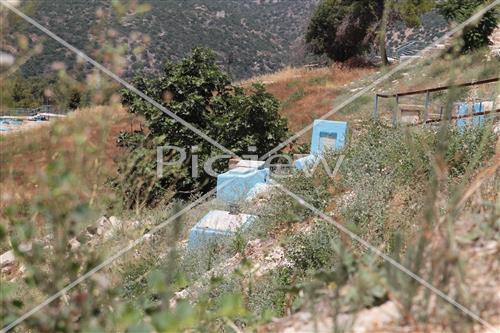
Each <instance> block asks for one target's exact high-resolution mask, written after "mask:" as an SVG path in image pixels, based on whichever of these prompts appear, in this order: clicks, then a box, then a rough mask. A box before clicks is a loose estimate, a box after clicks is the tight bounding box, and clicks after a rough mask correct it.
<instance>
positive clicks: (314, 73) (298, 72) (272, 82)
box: [241, 65, 375, 140]
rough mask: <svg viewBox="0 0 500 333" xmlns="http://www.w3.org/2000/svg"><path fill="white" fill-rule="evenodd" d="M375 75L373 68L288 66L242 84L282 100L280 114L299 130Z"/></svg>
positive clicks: (338, 116) (344, 117)
mask: <svg viewBox="0 0 500 333" xmlns="http://www.w3.org/2000/svg"><path fill="white" fill-rule="evenodd" d="M374 72H375V69H374V68H369V67H364V68H349V67H345V66H340V65H332V66H330V67H324V68H317V69H305V68H291V67H287V68H285V69H283V70H281V71H279V72H276V73H273V74H267V75H262V76H259V77H256V78H253V79H251V80H248V81H245V82H242V83H241V85H243V86H246V85H249V84H250V83H253V82H262V83H264V84H265V85H266V88H267V89H268V91H269V92H270V93H272V94H273V95H274V96H276V98H278V99H279V100H280V101H281V103H282V109H281V114H282V115H284V116H285V117H287V118H288V126H289V128H290V130H291V131H297V130H299V129H301V128H303V127H304V126H307V125H309V124H310V123H311V122H312V121H313V120H314V119H316V118H318V117H320V116H322V115H323V114H325V113H327V112H328V111H329V110H330V109H331V108H332V107H333V106H334V102H335V98H336V97H337V96H338V95H340V94H343V93H344V92H346V91H348V86H349V85H350V84H352V83H353V82H355V81H357V80H359V79H360V78H363V77H365V76H367V75H371V74H372V73H374ZM332 119H335V120H347V117H346V115H345V114H336V115H335V116H334V117H332ZM304 140H306V138H304Z"/></svg>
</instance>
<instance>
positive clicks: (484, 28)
mask: <svg viewBox="0 0 500 333" xmlns="http://www.w3.org/2000/svg"><path fill="white" fill-rule="evenodd" d="M489 2H490V1H486V0H446V1H443V2H442V3H441V4H440V5H439V10H440V12H441V13H442V14H443V16H445V17H446V18H447V19H448V20H449V21H452V22H456V23H462V22H464V21H466V20H467V19H468V18H470V17H471V16H472V15H474V13H475V12H476V11H477V10H478V9H479V8H480V7H481V6H484V5H486V4H488V3H489ZM498 16H499V10H498V7H496V8H494V9H491V10H489V11H487V12H486V13H485V14H484V15H483V16H482V17H481V19H480V20H479V21H478V22H476V23H475V24H472V25H468V26H466V27H465V28H464V29H463V33H462V52H468V51H472V50H475V49H478V48H481V47H483V46H486V45H488V44H489V43H490V40H489V36H490V35H491V33H492V32H493V31H494V30H495V28H496V27H497V22H498Z"/></svg>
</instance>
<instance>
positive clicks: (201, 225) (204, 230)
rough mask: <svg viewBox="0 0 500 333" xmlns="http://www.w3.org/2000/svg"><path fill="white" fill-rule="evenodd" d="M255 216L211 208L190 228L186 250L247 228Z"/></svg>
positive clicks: (254, 219)
mask: <svg viewBox="0 0 500 333" xmlns="http://www.w3.org/2000/svg"><path fill="white" fill-rule="evenodd" d="M256 219H257V216H255V215H249V214H230V213H229V212H226V211H223V210H212V211H210V212H209V213H208V214H206V215H205V216H204V217H202V218H201V220H200V221H198V223H196V225H195V226H194V227H193V228H191V230H190V232H189V237H188V250H193V249H197V248H201V247H202V246H206V245H208V244H210V243H212V242H217V241H221V240H223V239H224V238H228V237H232V236H234V235H235V233H237V232H238V231H242V230H245V229H246V228H249V227H250V226H251V224H252V223H253V222H255V221H256Z"/></svg>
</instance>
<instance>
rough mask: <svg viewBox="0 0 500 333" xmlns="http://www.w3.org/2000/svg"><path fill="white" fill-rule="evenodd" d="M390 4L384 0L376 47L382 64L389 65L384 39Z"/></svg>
mask: <svg viewBox="0 0 500 333" xmlns="http://www.w3.org/2000/svg"><path fill="white" fill-rule="evenodd" d="M389 10H390V4H389V1H384V9H383V11H382V19H381V21H380V30H379V32H378V47H379V53H380V58H381V60H382V64H383V65H384V66H387V65H389V59H387V49H386V45H385V39H386V36H387V21H388V18H389Z"/></svg>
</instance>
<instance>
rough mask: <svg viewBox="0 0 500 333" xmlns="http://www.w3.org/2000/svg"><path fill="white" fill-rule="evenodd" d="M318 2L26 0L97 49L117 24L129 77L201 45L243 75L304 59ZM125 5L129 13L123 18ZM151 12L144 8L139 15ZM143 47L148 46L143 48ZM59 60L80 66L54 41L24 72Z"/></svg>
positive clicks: (78, 41)
mask: <svg viewBox="0 0 500 333" xmlns="http://www.w3.org/2000/svg"><path fill="white" fill-rule="evenodd" d="M317 2H318V1H317V0H301V1H287V0H274V1H269V0H267V1H264V0H262V1H260V0H257V1H240V0H184V1H177V0H153V1H147V5H145V6H143V7H140V6H130V7H129V8H125V9H123V8H113V13H114V14H113V15H112V17H109V18H108V17H106V13H107V11H108V10H109V9H110V6H111V3H112V2H110V1H105V0H92V1H84V0H76V1H50V0H42V1H37V2H29V3H28V2H25V4H26V3H28V5H27V6H26V7H25V8H24V10H25V11H27V13H29V14H31V15H32V16H33V17H34V18H35V19H36V20H38V21H39V22H40V23H42V24H43V25H45V26H46V27H49V28H50V29H51V30H52V31H53V32H55V33H56V34H58V35H59V36H61V37H62V38H63V39H65V40H66V41H68V42H69V43H71V44H73V45H75V46H76V47H78V48H80V49H83V50H86V51H88V52H90V54H94V53H95V52H96V51H97V46H98V45H100V44H98V43H99V41H102V38H103V36H101V35H100V34H101V33H102V31H103V27H106V28H113V29H114V30H115V35H113V36H111V37H112V39H110V42H112V43H115V44H114V45H118V44H119V45H123V46H124V47H125V51H124V56H125V57H126V58H127V59H128V60H129V63H130V65H129V67H128V68H127V73H128V74H129V75H131V73H132V70H133V71H135V70H139V69H140V70H146V71H147V70H149V71H154V70H158V68H159V66H160V64H161V63H162V62H163V61H164V60H165V59H171V60H174V61H175V60H178V59H179V58H181V57H183V56H185V55H186V54H188V53H189V52H190V51H191V49H192V48H193V47H196V46H200V45H201V46H206V47H209V48H212V49H214V50H215V51H216V52H217V54H218V57H219V61H220V62H221V64H223V65H224V66H225V67H226V66H229V71H230V72H231V75H232V76H233V77H234V78H237V79H239V78H248V77H251V76H254V75H257V74H262V73H268V72H273V71H276V70H278V69H280V68H282V67H284V66H286V65H291V64H298V63H303V61H304V51H303V42H302V36H303V35H304V29H305V26H306V25H307V22H308V20H309V17H310V15H311V13H312V11H313V10H314V8H315V5H316V3H317ZM121 10H126V12H125V13H123V16H121V17H120V16H117V15H119V14H116V13H120V11H121ZM143 10H144V11H145V12H144V13H142V14H136V15H133V14H132V13H133V12H134V11H135V12H136V13H137V12H141V11H143ZM16 28H17V29H19V27H16ZM23 29H26V30H25V31H28V32H29V36H30V39H31V41H32V42H33V41H37V40H40V38H41V37H42V34H41V33H40V32H39V31H36V30H33V29H32V28H28V27H26V26H22V29H21V31H23ZM108 37H110V36H108ZM101 45H102V44H101ZM141 48H145V49H146V51H145V52H144V53H142V52H140V51H139V50H140V49H141ZM139 53H141V54H139ZM54 61H62V62H64V63H66V65H67V67H69V68H72V67H73V66H74V65H75V59H74V56H72V55H70V54H68V53H67V52H66V50H65V49H63V48H62V47H61V46H60V45H58V44H56V43H55V42H53V41H51V40H48V41H47V42H45V43H44V49H43V52H42V53H41V54H39V55H36V56H34V57H32V58H31V59H30V60H29V61H28V62H27V63H26V64H25V65H24V66H22V71H23V73H24V74H25V75H37V74H40V73H43V72H47V71H49V70H50V68H51V66H50V64H51V63H52V62H54ZM229 62H230V63H229ZM226 68H227V67H226ZM79 74H80V75H81V73H79Z"/></svg>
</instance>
